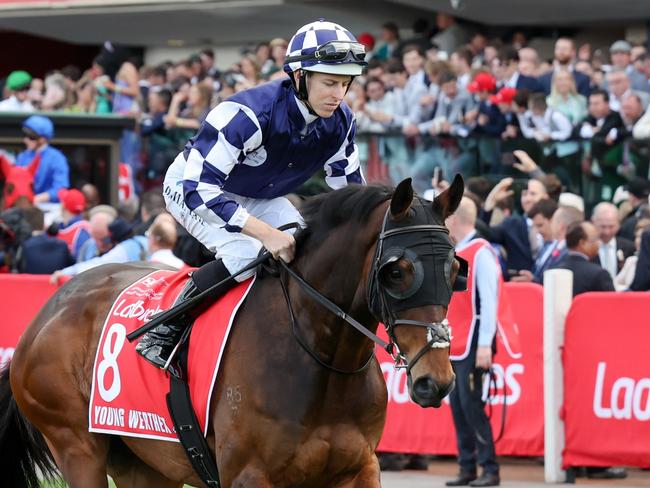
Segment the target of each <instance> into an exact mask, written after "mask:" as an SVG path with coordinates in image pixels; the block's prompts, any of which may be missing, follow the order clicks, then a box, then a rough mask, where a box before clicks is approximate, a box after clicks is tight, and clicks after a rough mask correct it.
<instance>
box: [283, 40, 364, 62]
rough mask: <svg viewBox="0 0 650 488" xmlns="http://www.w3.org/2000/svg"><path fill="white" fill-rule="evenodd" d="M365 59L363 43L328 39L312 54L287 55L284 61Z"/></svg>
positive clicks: (354, 60)
mask: <svg viewBox="0 0 650 488" xmlns="http://www.w3.org/2000/svg"><path fill="white" fill-rule="evenodd" d="M365 59H366V48H365V47H364V45H363V44H361V43H359V42H348V41H329V42H326V43H325V44H323V45H322V46H321V47H319V48H318V49H316V51H314V52H313V53H312V54H303V55H299V56H288V57H287V59H286V60H285V63H295V62H296V61H308V60H318V61H326V62H327V61H329V62H335V61H338V62H347V61H351V62H356V63H365Z"/></svg>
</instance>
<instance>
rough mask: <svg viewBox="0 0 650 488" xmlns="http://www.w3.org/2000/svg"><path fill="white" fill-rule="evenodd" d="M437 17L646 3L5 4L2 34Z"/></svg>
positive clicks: (236, 31) (162, 35) (133, 36)
mask: <svg viewBox="0 0 650 488" xmlns="http://www.w3.org/2000/svg"><path fill="white" fill-rule="evenodd" d="M438 11H439V12H446V13H449V14H452V15H454V16H456V17H458V18H460V19H465V20H468V21H472V22H476V23H480V24H484V25H488V26H512V25H518V26H523V25H527V26H545V27H548V26H549V25H555V26H571V27H580V26H587V25H589V24H598V23H607V24H608V25H609V26H610V27H612V26H614V24H616V23H617V22H618V23H620V24H621V25H622V24H624V23H626V22H630V21H636V22H638V21H639V19H645V18H646V17H647V13H648V10H647V2H646V1H645V0H617V1H616V2H614V1H611V0H592V1H589V2H585V1H582V0H520V1H518V2H512V1H510V0H490V1H489V2H487V1H478V0H372V1H371V0H356V1H355V2H348V1H340V0H329V1H322V0H229V1H226V0H192V1H179V0H106V1H88V0H49V1H32V0H30V1H18V0H4V1H3V2H0V13H1V14H2V15H0V29H6V30H14V31H19V32H25V33H30V34H35V35H40V36H44V37H49V38H53V39H58V40H61V41H67V42H72V43H75V44H101V43H102V42H103V41H104V40H106V39H111V40H113V41H114V42H118V43H122V44H128V45H138V46H156V45H165V44H169V43H172V44H173V43H174V42H176V43H177V44H179V45H183V44H184V45H192V44H197V43H208V44H217V45H227V44H230V45H232V44H241V43H247V42H256V41H259V40H261V39H267V38H268V39H272V38H274V37H282V36H286V35H288V34H287V32H291V31H292V29H294V28H295V26H296V25H302V24H304V23H305V22H307V21H309V20H313V19H316V18H319V17H325V18H328V19H334V20H336V19H337V18H339V17H341V15H345V21H346V25H348V26H349V28H350V29H351V30H352V31H355V32H362V31H364V30H367V29H368V28H369V27H370V26H373V25H379V24H381V22H382V21H384V20H385V19H392V20H393V21H395V22H396V23H397V24H398V25H399V26H401V27H410V25H411V23H412V21H413V19H415V18H417V17H431V18H432V17H433V14H434V13H435V12H438ZM613 23H614V24H613ZM244 25H249V26H251V28H242V26H244Z"/></svg>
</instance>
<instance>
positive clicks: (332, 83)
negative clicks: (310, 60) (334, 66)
mask: <svg viewBox="0 0 650 488" xmlns="http://www.w3.org/2000/svg"><path fill="white" fill-rule="evenodd" d="M351 82H352V77H351V76H348V75H330V74H327V73H310V74H309V76H307V92H308V93H309V105H311V108H312V110H313V111H314V112H316V113H317V114H318V115H319V116H320V117H324V118H328V117H331V116H332V115H334V111H335V110H336V109H337V108H338V107H339V105H340V104H341V102H342V101H343V97H345V94H346V92H347V90H348V86H350V83H351Z"/></svg>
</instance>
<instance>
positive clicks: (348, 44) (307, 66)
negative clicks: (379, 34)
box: [284, 19, 368, 76]
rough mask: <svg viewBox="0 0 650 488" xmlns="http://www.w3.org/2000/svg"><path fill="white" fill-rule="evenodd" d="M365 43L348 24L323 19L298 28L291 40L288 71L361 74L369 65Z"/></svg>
mask: <svg viewBox="0 0 650 488" xmlns="http://www.w3.org/2000/svg"><path fill="white" fill-rule="evenodd" d="M365 57H366V50H365V47H364V46H363V44H361V43H359V42H357V39H356V38H355V37H354V35H352V33H351V32H350V31H349V30H347V29H346V28H345V27H341V26H340V25H338V24H335V23H333V22H328V21H326V20H323V19H320V20H317V21H316V22H311V23H309V24H307V25H304V26H302V27H301V28H300V29H298V32H296V34H295V35H294V36H293V37H292V38H291V40H290V41H289V46H288V48H287V57H286V59H285V61H284V71H285V72H286V73H288V74H289V75H291V73H293V72H294V71H296V70H305V71H311V72H316V73H329V74H336V75H350V76H357V75H360V74H361V73H362V72H363V69H364V68H365V67H366V66H367V65H368V63H366V61H365Z"/></svg>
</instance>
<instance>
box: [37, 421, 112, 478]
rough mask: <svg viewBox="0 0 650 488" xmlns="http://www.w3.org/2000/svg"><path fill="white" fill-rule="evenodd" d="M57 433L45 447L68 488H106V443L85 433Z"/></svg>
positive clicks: (61, 430)
mask: <svg viewBox="0 0 650 488" xmlns="http://www.w3.org/2000/svg"><path fill="white" fill-rule="evenodd" d="M78 434H80V433H79V432H75V431H73V430H72V429H59V430H58V431H57V433H56V435H55V436H52V437H48V436H47V434H46V441H47V445H48V446H49V448H50V451H51V452H52V455H53V456H54V459H55V460H56V464H57V466H58V467H59V469H60V470H61V474H63V479H64V480H65V481H66V482H67V483H68V485H69V487H70V488H87V487H89V486H92V487H93V488H95V487H96V488H108V478H107V473H106V457H107V455H108V440H107V439H105V438H102V437H100V436H99V435H96V434H94V435H93V434H90V433H89V432H81V435H78Z"/></svg>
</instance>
